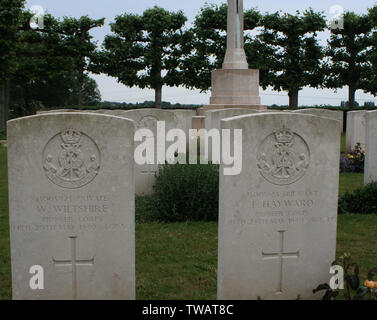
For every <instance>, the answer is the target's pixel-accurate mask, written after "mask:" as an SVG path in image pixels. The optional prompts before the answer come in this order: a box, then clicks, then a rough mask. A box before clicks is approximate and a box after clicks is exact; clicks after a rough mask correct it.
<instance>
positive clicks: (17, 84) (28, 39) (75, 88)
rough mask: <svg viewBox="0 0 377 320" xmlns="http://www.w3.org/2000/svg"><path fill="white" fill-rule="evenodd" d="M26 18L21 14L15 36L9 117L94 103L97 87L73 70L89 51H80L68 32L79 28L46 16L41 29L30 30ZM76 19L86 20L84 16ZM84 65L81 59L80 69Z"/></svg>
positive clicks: (98, 95)
mask: <svg viewBox="0 0 377 320" xmlns="http://www.w3.org/2000/svg"><path fill="white" fill-rule="evenodd" d="M30 17H31V15H30V14H29V13H28V12H24V14H23V20H22V23H21V27H20V29H19V31H18V34H17V40H18V41H17V47H16V55H17V60H18V65H17V69H16V71H15V72H14V74H13V77H12V86H11V91H12V93H11V103H10V107H11V113H12V115H13V116H23V115H29V114H35V112H36V111H37V109H38V108H40V107H64V106H72V105H78V101H81V103H84V104H87V103H88V104H91V105H93V104H97V103H98V102H99V100H100V94H99V91H98V87H97V84H96V83H95V81H94V80H93V79H91V78H89V77H88V75H87V73H79V70H78V69H79V68H77V63H79V62H78V61H80V59H86V58H87V57H86V58H83V55H88V51H90V50H87V51H85V50H82V45H81V42H80V41H77V42H74V41H73V36H72V34H73V32H72V30H73V29H74V30H77V28H79V27H78V26H77V25H76V26H73V25H72V24H71V23H72V20H70V19H68V20H69V21H70V23H68V24H67V19H64V20H63V22H61V21H60V20H58V19H56V18H54V17H53V16H51V15H49V14H47V15H45V16H44V28H43V29H42V30H41V29H36V30H33V29H30V27H29V20H30ZM80 20H84V21H86V17H84V18H82V19H80ZM67 25H69V26H70V27H67ZM89 37H90V36H89ZM89 42H90V40H89ZM91 45H93V44H92V43H90V45H88V46H91ZM84 46H85V43H84ZM88 64H89V62H88V61H86V60H85V66H84V69H87V65H88ZM80 70H82V69H80Z"/></svg>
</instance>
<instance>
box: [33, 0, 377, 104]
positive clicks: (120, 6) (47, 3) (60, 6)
mask: <svg viewBox="0 0 377 320" xmlns="http://www.w3.org/2000/svg"><path fill="white" fill-rule="evenodd" d="M225 2H226V1H225V0H207V1H205V0H189V1H182V0H159V1H158V0H107V1H103V0H63V1H59V0H27V2H26V7H27V8H30V7H31V6H33V5H40V6H42V7H43V8H44V9H45V10H46V11H47V12H49V13H51V14H52V15H54V16H57V17H63V16H72V17H80V16H82V15H89V16H90V17H91V18H95V19H98V18H102V17H105V18H106V22H105V27H103V28H97V29H96V30H94V31H92V35H93V36H94V38H95V39H96V40H97V41H98V44H101V43H102V41H103V39H104V36H105V35H106V34H108V33H110V27H109V23H110V22H112V21H113V20H114V17H115V16H117V15H119V14H123V13H125V12H131V13H138V14H141V13H143V11H144V10H146V9H148V8H151V7H153V6H155V5H158V6H160V7H163V8H165V9H167V10H170V11H177V10H183V11H184V13H185V14H186V16H187V17H188V19H189V23H191V22H192V21H193V20H194V18H195V16H196V15H197V14H198V12H199V10H200V8H201V7H202V6H203V5H204V4H205V3H214V4H221V3H225ZM375 4H376V1H372V0H358V1H354V0H343V1H342V0H339V1H329V0H315V1H314V0H311V1H307V0H289V1H281V0H244V7H245V9H248V8H258V9H259V11H261V12H262V13H264V12H276V11H279V10H283V11H284V12H289V13H294V12H295V11H296V10H305V9H308V8H309V7H312V8H313V9H314V10H315V11H323V12H324V13H325V15H326V16H327V17H330V16H331V14H330V8H331V7H332V6H334V5H340V6H342V7H343V8H344V10H348V11H354V12H356V13H366V12H367V8H370V7H372V6H374V5H375ZM326 37H327V34H322V35H321V39H322V41H325V39H326ZM93 78H95V79H96V81H97V83H98V85H99V89H100V91H101V94H102V99H103V100H110V101H120V102H143V101H145V100H154V92H153V91H152V90H145V89H143V90H141V89H138V88H135V87H134V88H128V87H126V86H124V85H122V84H119V83H117V81H116V79H115V78H110V77H107V76H105V75H93ZM209 96H210V94H209V93H200V92H199V91H197V90H187V89H184V88H168V87H164V89H163V100H164V101H170V102H172V103H177V102H179V103H184V104H207V103H208V102H209ZM347 96H348V93H347V89H346V88H343V89H341V90H338V91H337V92H336V93H334V91H333V90H316V89H311V88H305V89H304V90H302V91H301V92H300V98H299V103H300V105H315V104H332V105H339V104H340V102H341V101H342V100H345V101H346V100H347ZM261 97H262V103H263V104H266V105H270V104H273V103H276V104H288V97H287V94H286V93H285V92H275V91H272V90H266V91H262V90H261ZM356 99H357V101H358V102H359V103H361V104H363V102H364V101H375V102H376V104H377V98H374V97H373V96H371V95H368V94H365V93H363V92H362V91H360V90H359V91H358V92H357V95H356Z"/></svg>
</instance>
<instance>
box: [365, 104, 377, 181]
mask: <svg viewBox="0 0 377 320" xmlns="http://www.w3.org/2000/svg"><path fill="white" fill-rule="evenodd" d="M365 141H366V142H365V151H366V153H365V170H364V171H365V172H364V182H365V184H368V183H372V182H377V161H376V159H377V111H370V112H367V113H366V138H365Z"/></svg>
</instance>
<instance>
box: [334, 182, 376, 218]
mask: <svg viewBox="0 0 377 320" xmlns="http://www.w3.org/2000/svg"><path fill="white" fill-rule="evenodd" d="M338 211H339V214H344V213H361V214H376V212H377V182H374V183H371V184H367V185H365V186H363V187H361V188H359V189H357V190H355V191H354V192H352V193H346V194H344V195H343V196H341V197H340V198H339V210H338Z"/></svg>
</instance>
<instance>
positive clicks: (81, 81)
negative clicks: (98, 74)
mask: <svg viewBox="0 0 377 320" xmlns="http://www.w3.org/2000/svg"><path fill="white" fill-rule="evenodd" d="M77 80H78V81H77V106H78V107H79V110H81V109H82V100H83V99H82V96H83V92H82V90H83V86H84V70H83V69H82V68H80V69H79V75H78V79H77Z"/></svg>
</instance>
